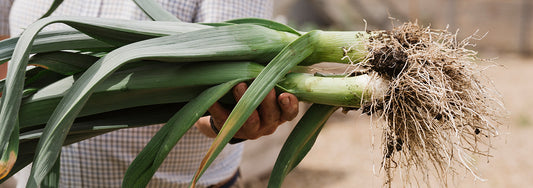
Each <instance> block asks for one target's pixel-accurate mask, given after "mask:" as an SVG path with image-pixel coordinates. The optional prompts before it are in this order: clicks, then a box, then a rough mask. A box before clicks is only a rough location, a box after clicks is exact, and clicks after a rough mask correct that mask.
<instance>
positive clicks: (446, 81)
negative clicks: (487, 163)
mask: <svg viewBox="0 0 533 188" xmlns="http://www.w3.org/2000/svg"><path fill="white" fill-rule="evenodd" d="M368 33H369V35H370V37H369V40H368V42H367V47H368V51H369V53H368V56H367V57H366V58H365V60H363V61H362V62H361V63H359V65H360V66H362V67H365V68H366V69H368V71H369V72H370V74H373V75H374V77H375V78H376V79H382V80H387V81H388V86H387V87H388V89H387V93H386V96H385V97H384V98H381V99H374V100H373V102H372V103H371V104H364V105H363V112H364V113H368V114H372V115H377V116H378V117H380V118H379V119H381V120H382V121H379V122H382V123H381V124H380V126H379V127H380V128H382V129H383V135H382V151H383V157H382V163H381V169H383V170H384V172H385V177H386V181H385V185H388V186H390V182H391V181H392V179H393V177H394V174H401V175H400V177H401V179H402V182H404V183H412V182H411V181H412V179H413V178H414V179H416V182H417V183H420V182H425V183H429V180H428V178H429V177H435V178H436V179H437V180H439V181H438V182H441V183H443V184H444V185H447V181H448V179H449V178H450V175H454V174H456V173H457V172H458V171H457V170H458V169H459V168H464V169H466V170H467V171H469V172H470V173H471V174H472V175H473V176H474V177H476V178H480V177H479V176H478V173H477V171H476V167H475V166H474V165H473V164H474V163H475V162H474V159H476V158H477V157H475V156H476V155H477V156H486V157H489V156H490V153H489V151H490V149H491V139H493V137H495V136H497V135H498V127H499V126H500V125H501V124H502V123H501V119H502V117H503V116H504V115H505V114H506V111H505V109H504V108H503V105H502V102H501V97H500V95H499V93H498V92H497V91H496V90H495V89H494V87H493V85H492V84H491V82H490V80H489V79H488V78H487V77H486V76H484V75H483V70H484V69H485V68H486V67H487V64H491V62H490V61H489V60H486V59H480V58H478V54H477V52H476V51H474V50H470V49H468V48H471V47H472V46H473V45H472V44H471V43H470V42H471V41H472V40H477V39H480V38H481V37H480V36H479V35H477V34H474V35H472V36H470V37H467V38H466V39H464V40H462V41H458V40H457V37H456V36H457V35H456V33H451V32H449V31H447V30H434V29H430V28H429V27H422V26H419V25H418V24H416V23H405V24H403V25H401V26H399V27H396V28H394V29H393V30H391V31H372V32H368ZM398 171H399V172H400V173H396V172H398ZM414 172H416V173H414ZM420 173H422V174H423V175H422V176H419V177H421V178H416V177H413V176H412V175H411V176H410V174H413V175H414V174H420ZM430 173H434V174H433V175H430Z"/></svg>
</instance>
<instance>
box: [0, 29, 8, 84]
mask: <svg viewBox="0 0 533 188" xmlns="http://www.w3.org/2000/svg"><path fill="white" fill-rule="evenodd" d="M7 38H9V36H6V35H0V40H4V39H7ZM0 63H2V64H1V65H0V79H3V78H5V77H6V74H7V63H4V62H0Z"/></svg>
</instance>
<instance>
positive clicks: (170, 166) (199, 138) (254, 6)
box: [0, 0, 273, 187]
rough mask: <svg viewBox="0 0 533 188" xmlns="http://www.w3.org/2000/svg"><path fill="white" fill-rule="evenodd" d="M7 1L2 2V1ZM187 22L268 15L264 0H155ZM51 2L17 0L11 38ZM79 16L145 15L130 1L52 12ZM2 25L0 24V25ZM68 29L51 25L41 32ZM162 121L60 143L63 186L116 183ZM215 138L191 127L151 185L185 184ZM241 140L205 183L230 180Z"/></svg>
mask: <svg viewBox="0 0 533 188" xmlns="http://www.w3.org/2000/svg"><path fill="white" fill-rule="evenodd" d="M2 1H5V0H2ZM156 1H157V2H159V3H160V4H161V5H162V6H163V7H164V8H166V9H167V10H168V11H170V12H171V13H172V14H174V15H176V16H177V17H178V18H179V19H180V20H182V21H187V22H220V21H223V20H228V19H234V18H239V17H261V18H270V17H271V16H272V7H273V2H272V1H267V0H156ZM51 2H52V1H51V0H16V1H15V2H14V4H13V7H12V9H11V13H10V19H9V21H10V23H11V24H10V31H11V34H12V36H17V35H19V34H20V33H21V32H22V31H23V30H24V28H26V27H27V26H28V25H29V24H31V23H32V22H34V21H35V20H37V19H38V18H39V17H41V15H42V14H44V12H46V10H47V9H48V8H49V6H50V4H51ZM58 15H78V16H92V17H105V18H116V19H135V20H145V19H148V18H147V16H146V15H145V14H144V13H143V12H142V11H141V10H140V9H139V8H137V7H136V5H135V3H133V1H131V0H65V1H64V2H63V4H62V5H61V6H60V7H58V9H57V10H56V12H54V13H53V14H52V16H58ZM0 25H1V24H0ZM61 27H67V26H65V25H63V24H53V25H50V26H48V27H47V28H46V29H45V30H52V29H58V28H61ZM161 126H162V125H153V126H147V127H141V128H134V129H124V130H119V131H114V132H111V133H108V134H104V135H101V136H98V137H94V138H91V139H88V140H85V141H82V142H79V143H75V144H72V145H69V146H65V147H63V150H62V154H61V178H60V185H61V186H62V187H120V184H121V181H122V177H123V175H124V173H125V170H126V169H127V167H128V165H129V164H130V163H131V162H132V161H133V159H134V158H135V156H136V155H137V153H139V152H140V151H141V150H142V148H143V147H144V146H145V145H146V143H147V142H148V141H149V140H150V138H151V137H152V136H153V135H154V134H155V133H156V132H157V130H159V128H160V127H161ZM212 141H213V139H210V138H207V137H205V136H204V135H203V134H201V133H200V132H199V130H197V129H196V128H192V129H191V130H189V131H188V132H187V133H186V134H185V135H184V136H183V138H182V139H181V140H180V141H179V143H178V144H177V146H176V147H175V148H174V149H173V150H172V151H171V153H170V154H169V156H168V157H167V159H166V160H165V161H164V163H163V164H162V166H161V167H160V168H159V170H158V171H157V172H156V174H155V175H154V177H153V178H152V180H151V181H150V184H149V187H180V186H181V187H185V186H186V185H187V184H188V183H189V181H190V180H191V179H192V175H193V174H194V172H195V171H196V169H197V167H198V165H199V164H200V162H201V160H202V158H203V155H204V154H205V153H206V152H207V150H208V148H209V146H210V145H211V142H212ZM242 149H243V144H236V145H228V146H226V148H225V149H224V150H223V151H222V153H221V154H220V156H219V157H218V158H217V159H216V160H215V161H214V162H213V164H212V165H211V166H210V167H209V168H208V169H207V171H206V172H205V174H204V175H203V176H202V178H200V180H199V182H198V186H199V187H202V186H208V185H212V184H216V183H219V182H221V181H223V180H226V179H228V178H230V177H231V176H232V175H233V174H234V173H235V172H236V170H237V168H238V165H239V163H240V160H241V154H242Z"/></svg>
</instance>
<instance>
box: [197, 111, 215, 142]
mask: <svg viewBox="0 0 533 188" xmlns="http://www.w3.org/2000/svg"><path fill="white" fill-rule="evenodd" d="M210 118H211V116H204V117H201V118H200V119H199V120H198V121H197V122H196V123H195V124H194V126H196V128H198V130H200V132H202V133H203V134H204V135H205V136H207V137H209V138H215V137H216V136H217V135H216V133H215V132H214V131H213V129H212V128H211V122H210V120H209V119H210Z"/></svg>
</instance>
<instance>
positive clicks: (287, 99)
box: [281, 97, 291, 106]
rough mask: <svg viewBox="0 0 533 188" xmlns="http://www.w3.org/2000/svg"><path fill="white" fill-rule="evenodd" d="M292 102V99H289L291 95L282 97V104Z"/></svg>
mask: <svg viewBox="0 0 533 188" xmlns="http://www.w3.org/2000/svg"><path fill="white" fill-rule="evenodd" d="M290 103H291V101H290V100H289V97H285V98H282V99H281V104H282V105H284V106H286V105H289V104H290Z"/></svg>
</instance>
